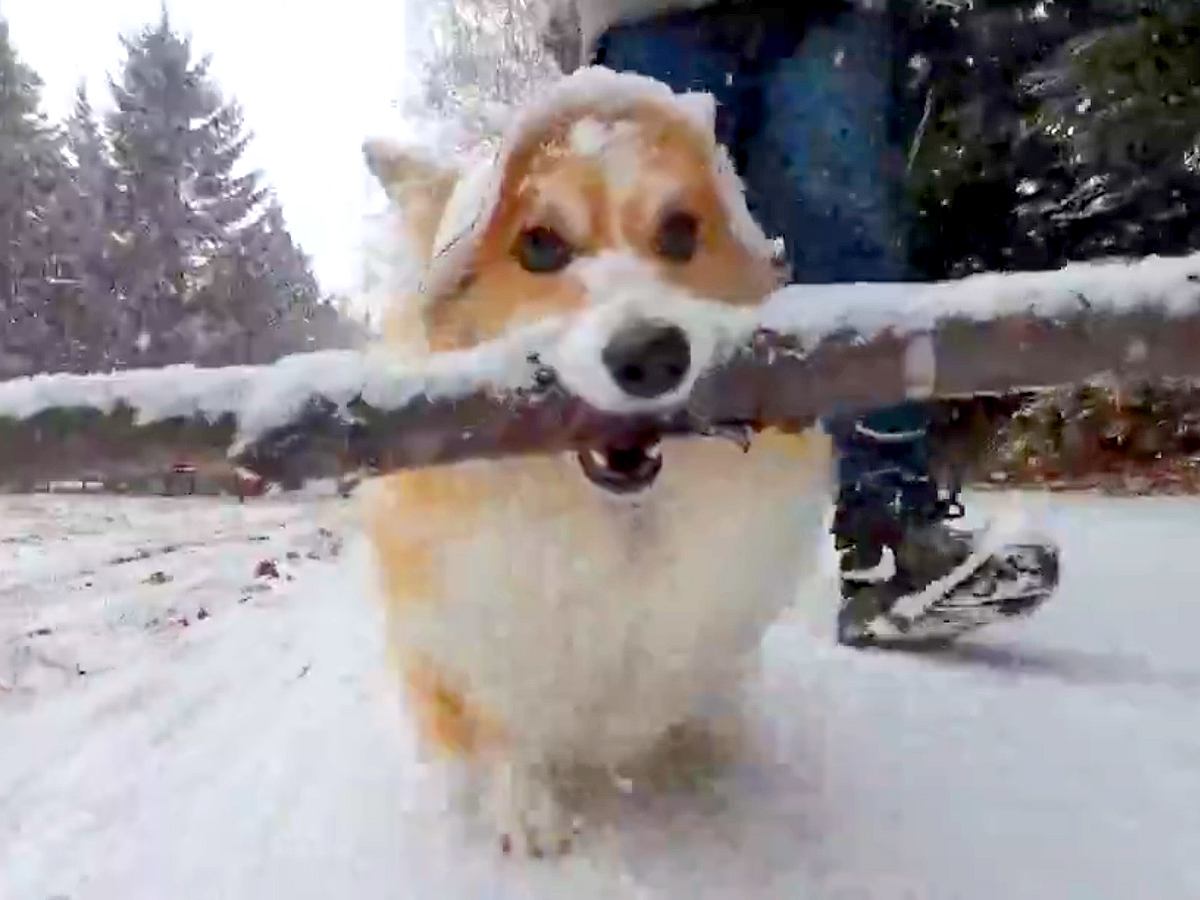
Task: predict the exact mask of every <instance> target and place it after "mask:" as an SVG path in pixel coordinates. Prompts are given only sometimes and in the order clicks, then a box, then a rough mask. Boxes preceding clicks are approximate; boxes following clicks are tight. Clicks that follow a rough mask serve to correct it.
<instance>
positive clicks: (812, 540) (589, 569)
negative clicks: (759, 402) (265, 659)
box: [373, 433, 829, 764]
mask: <svg viewBox="0 0 1200 900" xmlns="http://www.w3.org/2000/svg"><path fill="white" fill-rule="evenodd" d="M664 458H665V465H664V468H663V471H662V474H661V476H660V478H659V480H658V482H657V483H656V484H655V485H654V486H653V487H652V488H651V489H649V490H648V491H646V492H644V493H643V494H639V495H635V496H633V497H616V496H612V495H609V494H607V493H606V492H604V491H601V490H599V489H597V488H595V487H594V486H593V485H591V484H589V483H588V482H587V481H586V479H584V478H583V477H582V476H581V474H580V472H579V467H578V462H577V461H576V460H575V458H574V457H570V456H562V457H550V458H527V459H516V460H504V461H490V462H475V463H467V464H464V465H459V466H455V467H451V468H444V469H432V470H425V471H419V472H412V473H405V474H402V475H399V476H394V477H391V478H388V479H384V480H382V482H381V484H380V485H379V486H378V491H377V494H376V496H375V498H374V500H373V529H374V532H375V533H374V537H375V545H376V548H377V550H378V553H379V564H380V566H381V570H382V573H383V582H384V586H385V592H386V594H387V603H388V608H389V611H390V614H391V615H390V622H391V625H390V628H391V637H392V639H393V641H394V642H395V644H396V645H397V648H398V649H399V650H400V651H401V652H402V653H403V654H407V656H408V658H410V659H414V658H415V659H420V660H422V661H423V663H424V664H426V665H429V666H432V667H434V668H435V669H436V670H437V671H438V672H439V673H440V676H439V677H441V678H442V679H443V680H444V681H446V682H447V683H449V684H451V685H453V687H454V689H455V690H456V691H457V692H459V693H461V695H462V697H463V698H464V701H465V702H466V703H467V704H468V705H470V706H471V707H472V708H474V709H477V710H478V711H479V712H480V714H481V715H483V716H484V717H486V719H487V720H488V721H489V722H492V723H494V724H495V725H496V726H497V727H498V729H499V731H500V732H501V733H502V734H503V735H504V739H505V742H506V743H507V744H509V745H510V750H518V752H519V751H520V750H522V749H524V750H526V751H527V752H529V753H536V754H538V755H549V756H566V757H570V758H572V759H576V760H579V759H583V760H586V761H589V762H595V763H600V764H615V763H618V762H620V761H621V760H623V759H625V758H628V757H629V756H631V755H633V754H636V753H638V752H640V751H642V750H644V749H646V747H647V745H648V744H650V743H652V742H653V741H654V739H655V738H656V737H657V736H658V735H660V734H661V733H662V731H663V729H664V728H665V727H666V726H668V725H670V724H671V723H673V722H677V721H679V720H680V719H682V718H685V717H686V716H688V715H689V714H690V713H691V712H692V707H693V706H694V704H695V703H696V702H697V701H698V700H700V699H702V698H703V697H704V696H705V695H706V694H707V693H709V692H719V691H722V690H723V689H725V688H726V687H727V686H728V685H729V684H730V683H731V681H732V679H734V678H736V676H737V674H738V668H739V663H740V662H742V661H743V660H744V659H745V657H746V655H747V654H748V653H749V652H750V651H752V650H754V649H755V648H756V646H757V645H758V642H759V640H760V638H761V636H762V632H763V631H764V630H765V628H766V627H767V625H769V624H770V622H771V620H772V619H773V618H774V617H775V616H776V615H777V614H778V613H779V612H780V610H781V609H782V608H783V606H784V605H786V604H787V603H788V602H790V600H791V599H792V597H793V594H794V592H795V589H796V586H797V580H798V577H799V576H800V574H801V573H802V572H803V571H804V569H805V568H806V567H808V566H809V565H810V563H811V560H812V555H813V548H814V547H815V545H816V543H817V537H818V534H819V531H820V529H821V525H822V521H823V517H824V513H825V508H826V505H827V502H828V493H827V491H828V475H829V450H828V444H827V441H826V439H825V438H824V437H823V436H819V435H817V434H815V433H808V434H805V435H802V436H784V435H773V436H766V437H760V438H759V439H758V440H756V442H755V444H754V446H753V447H752V449H751V451H750V452H749V453H748V454H743V453H742V452H741V450H740V449H738V448H737V447H735V446H733V445H732V444H729V443H727V442H717V441H712V440H701V439H686V440H681V441H670V442H668V443H667V444H666V445H665V448H664Z"/></svg>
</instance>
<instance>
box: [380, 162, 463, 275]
mask: <svg viewBox="0 0 1200 900" xmlns="http://www.w3.org/2000/svg"><path fill="white" fill-rule="evenodd" d="M363 156H364V157H365V158H366V161H367V168H368V169H369V170H370V171H371V174H372V175H374V176H375V177H376V178H377V179H378V180H379V183H380V184H381V185H382V186H383V189H384V191H385V192H386V193H387V195H388V198H389V199H390V200H391V201H392V202H393V203H394V204H395V205H396V207H397V208H398V209H399V211H400V214H401V215H402V216H403V218H404V222H405V225H406V226H407V228H408V229H409V231H410V233H411V235H412V238H413V240H414V241H415V242H416V244H417V249H418V250H419V251H420V252H421V253H422V255H423V256H425V257H426V258H428V256H429V254H430V252H431V251H432V247H433V241H434V237H435V236H436V234H437V229H438V224H439V223H440V222H441V220H442V214H443V212H444V211H445V209H446V204H447V202H448V201H449V200H450V194H451V193H452V192H453V190H454V185H455V184H456V183H457V182H458V179H459V176H460V174H461V173H460V172H459V170H458V169H455V168H448V167H446V166H442V165H440V164H438V163H437V162H434V161H433V160H431V159H429V157H428V156H426V155H425V154H423V153H420V152H419V151H416V150H413V149H410V148H407V147H403V146H401V145H399V144H396V143H394V142H392V141H388V140H383V139H373V140H369V141H367V142H366V143H365V144H363Z"/></svg>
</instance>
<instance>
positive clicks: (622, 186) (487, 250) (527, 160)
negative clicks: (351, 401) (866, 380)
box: [373, 68, 778, 411]
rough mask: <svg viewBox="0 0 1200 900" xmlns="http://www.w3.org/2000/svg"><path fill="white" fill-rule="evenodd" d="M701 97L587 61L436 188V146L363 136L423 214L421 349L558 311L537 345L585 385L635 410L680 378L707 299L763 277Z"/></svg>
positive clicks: (764, 258)
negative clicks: (417, 149)
mask: <svg viewBox="0 0 1200 900" xmlns="http://www.w3.org/2000/svg"><path fill="white" fill-rule="evenodd" d="M714 112H715V107H714V104H713V100H712V98H711V97H709V96H708V95H702V94H685V95H677V94H674V93H673V92H672V91H671V90H670V89H669V88H668V87H666V86H665V85H663V84H662V83H660V82H657V81H654V80H651V79H647V78H644V77H641V76H636V75H627V74H618V73H615V72H611V71H609V70H606V69H599V68H591V69H584V70H582V71H580V72H577V73H575V74H574V75H572V76H570V77H568V78H564V79H562V80H561V81H560V82H559V83H558V84H557V85H555V86H554V87H553V88H552V89H551V90H549V91H548V95H547V96H546V97H545V98H544V99H543V100H542V101H541V102H540V103H538V104H536V105H534V106H533V107H532V108H530V109H528V110H526V111H525V112H524V113H523V114H522V115H521V116H519V117H518V120H517V121H516V122H515V123H514V124H513V127H512V128H511V129H510V130H509V132H508V134H507V135H506V136H505V139H504V140H503V142H502V144H501V148H500V150H499V152H498V154H497V155H496V157H495V158H494V159H491V160H487V161H485V162H483V163H481V164H479V165H476V166H474V167H472V169H471V170H470V171H469V172H466V173H462V175H461V176H460V177H459V178H458V179H457V181H456V182H455V183H454V187H453V189H452V190H446V184H447V178H446V176H445V174H444V172H442V171H440V170H439V169H438V168H437V167H436V166H435V165H434V164H432V163H428V162H426V163H422V164H413V163H411V162H410V164H401V163H400V162H397V160H402V159H405V157H404V155H403V154H400V153H396V152H392V153H391V154H390V156H389V154H387V153H384V152H381V151H380V148H378V147H375V148H374V150H373V152H374V154H375V158H374V159H373V168H374V169H375V170H376V172H377V174H380V177H381V178H382V179H383V180H384V181H385V184H387V185H388V187H389V193H390V194H391V196H392V197H393V198H394V199H395V200H396V201H397V203H399V204H400V205H401V206H402V207H406V208H411V209H412V211H413V214H412V216H411V219H412V224H413V226H414V227H415V228H417V229H423V233H422V234H420V235H419V238H420V240H419V245H420V246H422V247H426V248H428V260H427V266H426V270H425V277H424V279H423V282H422V286H421V291H420V296H419V298H418V303H417V305H416V307H415V308H416V309H417V310H418V311H419V316H420V319H421V323H420V324H421V327H422V328H423V331H424V336H425V338H426V340H427V343H428V347H429V349H430V350H432V351H434V352H439V351H444V350H452V349H463V348H467V347H471V346H474V345H476V344H479V343H482V342H484V341H488V340H491V339H494V338H498V337H501V336H503V335H505V334H507V333H509V332H511V331H513V330H515V329H517V328H520V327H522V326H526V325H530V324H532V323H536V322H543V321H545V320H548V319H555V320H561V321H562V322H563V328H564V331H565V332H566V334H565V338H564V340H563V342H562V343H561V346H560V349H559V351H558V352H556V353H555V357H556V358H555V359H554V360H548V362H551V364H552V365H554V366H555V368H556V369H557V370H558V371H559V373H560V375H561V376H562V377H563V379H564V380H565V381H566V382H567V384H568V386H569V387H571V388H572V389H574V390H575V391H577V392H578V393H579V394H580V395H582V396H583V397H585V398H586V399H588V400H589V401H590V402H592V403H594V404H596V405H597V406H600V407H602V408H607V409H613V410H618V411H624V410H636V409H645V408H647V407H651V406H654V405H658V404H661V403H664V402H669V401H673V400H675V399H677V398H678V397H679V396H681V395H682V394H684V393H686V391H688V390H689V389H690V387H691V385H692V383H693V382H694V380H695V377H696V375H697V373H698V372H699V371H700V370H701V369H702V368H703V367H704V366H705V365H706V364H707V363H708V362H709V361H710V359H711V357H712V353H713V351H714V348H715V346H716V345H717V343H718V341H719V337H720V336H719V334H717V333H716V332H715V329H716V327H717V326H716V324H715V323H716V322H717V321H719V320H720V317H719V316H713V315H712V311H713V309H714V308H716V309H720V310H724V311H725V312H726V314H728V311H729V309H730V307H731V306H732V307H747V306H751V305H755V304H757V303H759V302H760V301H761V300H762V299H763V298H764V297H765V296H766V295H767V294H768V293H769V292H770V291H771V290H772V289H773V288H774V287H776V286H777V283H778V279H777V273H776V269H775V266H774V265H773V256H774V249H775V248H774V246H773V245H772V244H771V242H769V241H768V240H767V239H766V237H765V236H764V235H763V233H762V231H761V230H760V229H759V228H758V226H757V225H756V224H755V223H754V221H753V219H752V218H751V216H750V213H749V211H748V210H747V208H746V204H745V200H744V197H743V194H742V189H741V184H740V182H739V181H738V179H737V176H736V175H735V174H734V172H733V169H732V166H731V164H730V162H729V159H728V157H727V155H726V153H725V151H724V149H723V148H722V147H720V146H719V145H718V144H717V142H716V139H715V136H714V127H713V123H714ZM389 159H390V160H391V161H392V162H391V164H390V165H388V164H386V160H389ZM414 185H417V188H416V189H414ZM421 185H426V186H427V187H428V190H421V189H420V186H421ZM431 203H433V204H435V205H436V206H437V208H438V209H439V210H440V215H439V216H437V217H436V218H437V222H436V226H435V225H434V224H432V222H431V220H430V217H429V215H428V210H429V206H430V204H431Z"/></svg>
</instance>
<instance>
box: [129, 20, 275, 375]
mask: <svg viewBox="0 0 1200 900" xmlns="http://www.w3.org/2000/svg"><path fill="white" fill-rule="evenodd" d="M125 49H126V54H127V56H126V60H125V64H124V67H123V70H122V72H121V75H120V77H119V78H118V79H115V80H113V81H112V82H111V86H112V91H113V97H114V100H115V105H116V109H115V111H114V112H113V113H112V115H111V116H110V118H109V122H108V125H109V134H110V138H111V141H112V147H113V154H114V158H115V161H116V165H117V182H118V187H119V192H120V200H121V202H120V204H119V205H118V208H117V219H118V225H117V228H116V229H115V230H116V233H117V235H118V242H119V244H120V251H119V254H118V261H119V271H120V276H121V277H120V286H119V291H120V294H121V304H120V313H121V314H120V316H119V320H118V326H117V329H116V338H117V340H116V350H117V354H118V355H117V358H116V359H115V360H114V362H116V363H118V364H133V365H156V364H161V363H164V362H169V361H177V360H180V359H184V358H187V356H188V355H189V353H188V349H189V348H188V339H187V338H188V334H189V328H188V327H187V326H186V323H185V320H186V319H187V317H188V312H189V311H188V309H187V305H188V302H189V300H190V299H191V297H192V295H193V294H194V293H195V291H196V289H197V287H198V286H199V285H200V284H201V283H202V277H201V273H202V272H203V270H204V268H205V267H206V266H207V265H209V264H210V262H211V261H212V260H213V259H214V258H215V257H216V256H217V255H218V253H219V251H220V250H221V248H222V247H224V246H225V245H226V244H227V243H228V242H229V241H230V240H231V239H232V238H233V237H234V236H236V233H237V231H238V229H239V228H240V227H244V225H245V224H246V223H248V222H252V221H253V220H254V219H255V218H256V217H257V215H258V214H259V209H260V201H261V200H262V197H263V192H262V189H261V188H260V187H259V186H258V175H257V173H240V174H239V173H238V172H237V169H238V165H239V162H240V159H241V155H242V152H243V150H244V149H245V146H246V142H247V140H248V137H247V135H245V134H244V132H243V128H242V119H241V112H240V110H239V109H238V107H237V105H236V104H234V103H232V102H228V101H226V100H225V99H224V98H223V97H222V96H221V93H220V91H219V90H218V88H217V86H216V85H215V84H214V82H213V81H212V79H211V77H210V76H209V73H208V60H207V59H199V60H197V59H194V58H193V55H192V49H191V44H190V41H189V40H188V38H186V37H184V36H181V35H180V34H178V33H177V32H176V31H175V30H174V29H173V28H172V26H171V22H170V19H169V17H168V15H167V13H166V11H165V9H164V11H163V13H162V15H161V17H160V19H159V21H158V23H157V24H155V25H152V26H149V27H147V28H144V29H143V30H142V31H141V32H140V33H138V34H137V35H135V36H133V37H131V38H127V39H126V40H125Z"/></svg>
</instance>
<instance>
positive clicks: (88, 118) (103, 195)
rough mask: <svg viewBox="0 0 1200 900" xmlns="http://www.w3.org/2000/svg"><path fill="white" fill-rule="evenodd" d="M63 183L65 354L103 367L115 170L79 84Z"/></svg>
mask: <svg viewBox="0 0 1200 900" xmlns="http://www.w3.org/2000/svg"><path fill="white" fill-rule="evenodd" d="M65 132H66V148H67V156H68V181H67V183H66V184H65V185H64V186H63V189H62V190H60V191H59V192H58V195H57V198H56V199H57V207H58V211H59V215H58V217H57V222H56V230H57V231H58V232H59V235H60V236H59V243H60V245H61V247H62V253H63V257H64V260H65V266H66V268H67V270H68V271H69V273H70V282H71V284H72V285H73V286H74V293H75V298H74V306H75V317H76V327H75V328H74V329H73V331H74V337H73V339H72V340H71V343H72V346H71V350H70V353H69V354H68V357H69V359H68V363H67V364H68V367H69V368H71V369H75V370H88V369H96V368H106V367H108V365H109V364H110V363H111V360H109V358H108V353H109V350H110V348H111V346H112V342H113V338H114V335H113V334H112V333H110V327H111V323H112V321H113V320H114V317H115V316H116V314H117V312H118V307H117V293H116V288H117V271H116V266H115V260H114V251H115V249H116V248H115V245H114V241H113V238H112V234H111V224H110V223H112V221H113V219H114V210H115V204H116V201H117V184H116V172H115V170H114V168H113V164H112V160H111V158H110V155H109V151H108V145H107V143H106V141H105V138H104V135H103V133H102V132H101V130H100V126H99V124H98V123H97V121H96V116H95V113H94V112H93V110H92V105H91V102H90V101H89V99H88V96H87V90H86V88H85V87H84V85H82V84H81V85H80V86H79V88H78V89H77V91H76V94H75V107H74V109H73V110H72V112H71V115H70V116H69V118H68V119H67V122H66V127H65Z"/></svg>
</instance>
